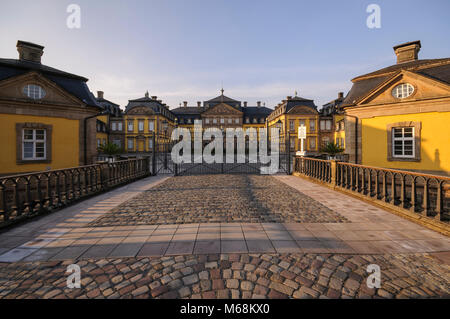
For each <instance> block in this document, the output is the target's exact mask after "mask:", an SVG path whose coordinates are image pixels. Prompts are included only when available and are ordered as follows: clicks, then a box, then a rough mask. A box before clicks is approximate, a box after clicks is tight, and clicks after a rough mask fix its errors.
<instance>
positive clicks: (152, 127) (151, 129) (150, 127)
mask: <svg viewBox="0 0 450 319" xmlns="http://www.w3.org/2000/svg"><path fill="white" fill-rule="evenodd" d="M148 131H149V132H154V131H155V121H154V120H149V121H148Z"/></svg>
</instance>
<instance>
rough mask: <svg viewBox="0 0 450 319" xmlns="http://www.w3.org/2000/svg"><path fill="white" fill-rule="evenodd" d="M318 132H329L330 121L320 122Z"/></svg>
mask: <svg viewBox="0 0 450 319" xmlns="http://www.w3.org/2000/svg"><path fill="white" fill-rule="evenodd" d="M320 130H321V131H330V130H331V120H321V121H320Z"/></svg>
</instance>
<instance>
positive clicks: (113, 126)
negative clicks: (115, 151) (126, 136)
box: [111, 122, 117, 131]
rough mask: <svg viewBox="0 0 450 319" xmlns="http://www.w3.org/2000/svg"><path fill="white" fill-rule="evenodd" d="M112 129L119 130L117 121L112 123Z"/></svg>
mask: <svg viewBox="0 0 450 319" xmlns="http://www.w3.org/2000/svg"><path fill="white" fill-rule="evenodd" d="M111 130H113V131H117V123H116V122H112V123H111Z"/></svg>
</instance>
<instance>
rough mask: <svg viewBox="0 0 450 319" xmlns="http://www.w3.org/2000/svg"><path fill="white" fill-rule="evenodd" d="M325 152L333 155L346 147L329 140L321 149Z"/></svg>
mask: <svg viewBox="0 0 450 319" xmlns="http://www.w3.org/2000/svg"><path fill="white" fill-rule="evenodd" d="M320 151H321V152H323V153H327V154H329V155H331V156H334V155H336V154H338V153H342V152H343V151H344V149H343V148H342V147H339V146H337V145H336V144H335V143H332V142H329V143H327V144H326V145H325V146H324V147H322V148H321V150H320Z"/></svg>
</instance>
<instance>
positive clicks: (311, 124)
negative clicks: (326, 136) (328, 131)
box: [309, 120, 316, 132]
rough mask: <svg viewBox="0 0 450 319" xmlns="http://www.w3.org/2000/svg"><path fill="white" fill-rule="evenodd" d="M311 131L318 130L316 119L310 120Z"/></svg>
mask: <svg viewBox="0 0 450 319" xmlns="http://www.w3.org/2000/svg"><path fill="white" fill-rule="evenodd" d="M309 131H310V132H315V131H316V120H309Z"/></svg>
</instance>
